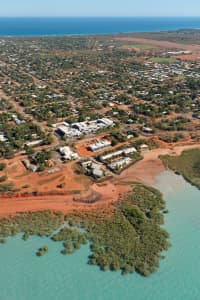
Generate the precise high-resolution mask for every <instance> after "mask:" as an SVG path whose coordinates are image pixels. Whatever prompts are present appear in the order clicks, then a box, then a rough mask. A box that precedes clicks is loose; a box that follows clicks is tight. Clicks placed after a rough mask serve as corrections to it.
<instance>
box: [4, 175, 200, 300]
mask: <svg viewBox="0 0 200 300" xmlns="http://www.w3.org/2000/svg"><path fill="white" fill-rule="evenodd" d="M156 187H157V188H159V189H160V190H161V191H162V192H163V194H164V197H165V200H166V202H167V208H168V209H169V214H166V215H165V225H164V227H165V228H166V229H167V230H168V231H169V233H170V235H171V237H170V240H171V243H172V247H171V248H170V249H169V251H167V252H166V253H165V256H166V258H165V259H164V260H162V261H161V265H160V268H159V271H158V272H157V273H155V274H153V275H152V276H150V277H149V278H143V277H141V276H139V275H137V274H130V275H127V276H122V275H121V274H120V273H119V272H117V273H115V272H110V271H108V272H102V271H100V270H99V269H98V268H97V267H95V266H90V265H88V264H87V256H88V254H89V247H88V246H84V247H82V248H81V250H78V251H77V252H76V253H75V254H73V255H69V256H63V255H61V254H59V251H60V250H61V249H62V244H60V243H55V242H53V241H50V240H48V239H46V238H39V237H31V238H30V239H29V240H28V241H23V240H22V239H21V237H20V236H17V237H15V238H9V240H8V243H7V244H5V245H0V260H1V271H0V300H35V299H37V300H44V299H45V300H46V299H48V300H55V299H58V300H68V299H70V300H92V299H95V300H133V299H134V300H169V299H170V300H183V299H187V300H199V299H200V276H198V272H199V270H200V234H199V231H200V218H199V212H200V190H198V189H196V188H195V187H193V186H191V185H190V184H188V183H186V182H185V180H184V179H183V178H182V177H181V176H177V175H175V174H174V173H172V172H169V171H166V172H164V173H163V174H162V175H161V176H159V177H158V179H157V183H156ZM44 244H47V245H48V246H49V252H48V253H47V254H46V255H45V256H43V257H40V258H39V257H37V256H36V255H35V252H36V250H37V249H38V248H39V247H41V246H43V245H44Z"/></svg>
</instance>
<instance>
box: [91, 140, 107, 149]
mask: <svg viewBox="0 0 200 300" xmlns="http://www.w3.org/2000/svg"><path fill="white" fill-rule="evenodd" d="M110 146H111V142H110V141H107V140H101V141H97V142H96V143H94V144H92V145H90V146H89V147H88V148H89V150H91V151H98V150H101V149H103V148H106V147H110Z"/></svg>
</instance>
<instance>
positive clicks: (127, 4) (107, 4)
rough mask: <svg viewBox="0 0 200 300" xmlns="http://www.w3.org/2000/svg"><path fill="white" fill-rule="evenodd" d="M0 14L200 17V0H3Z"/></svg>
mask: <svg viewBox="0 0 200 300" xmlns="http://www.w3.org/2000/svg"><path fill="white" fill-rule="evenodd" d="M0 1H1V3H0V16H3V17H7V16H200V1H199V0H0Z"/></svg>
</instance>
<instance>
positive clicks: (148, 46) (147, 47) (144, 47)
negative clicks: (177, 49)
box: [131, 44, 157, 50]
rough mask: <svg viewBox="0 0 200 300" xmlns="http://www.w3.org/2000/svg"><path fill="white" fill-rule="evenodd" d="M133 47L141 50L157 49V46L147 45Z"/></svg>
mask: <svg viewBox="0 0 200 300" xmlns="http://www.w3.org/2000/svg"><path fill="white" fill-rule="evenodd" d="M131 47H132V48H135V49H140V50H152V49H156V48H157V47H156V46H152V45H147V44H133V45H131Z"/></svg>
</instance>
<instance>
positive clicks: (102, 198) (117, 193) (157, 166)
mask: <svg viewBox="0 0 200 300" xmlns="http://www.w3.org/2000/svg"><path fill="white" fill-rule="evenodd" d="M190 149H200V144H199V143H198V144H189V145H177V146H174V147H170V148H158V149H153V150H150V151H148V152H147V153H144V158H143V160H141V161H139V162H137V163H136V164H135V165H133V166H131V167H130V168H128V169H127V170H125V171H124V172H122V173H121V175H118V176H114V177H113V178H112V179H110V180H107V181H105V182H104V183H103V184H97V183H93V184H92V185H91V186H90V187H89V189H88V190H86V191H85V192H84V191H83V192H82V193H81V195H80V197H79V199H75V198H74V197H75V196H74V195H46V196H40V195H38V196H29V197H26V196H20V195H19V196H17V197H13V196H12V197H10V198H4V197H0V205H1V211H0V216H2V217H5V216H11V215H15V214H17V213H21V212H33V211H42V210H51V211H62V212H63V213H64V214H67V213H70V212H73V211H82V212H87V211H98V210H100V211H101V210H111V211H112V209H113V208H114V205H113V204H114V203H115V202H117V201H119V200H123V198H124V197H125V195H126V194H127V193H129V192H130V190H131V184H132V183H133V182H139V183H142V184H146V185H154V184H155V182H156V177H157V176H159V175H160V174H161V173H162V172H163V171H164V170H165V167H164V164H163V163H162V162H161V160H160V159H159V156H160V155H173V156H176V155H180V154H181V153H182V152H183V151H184V150H190ZM95 193H97V194H98V195H99V200H98V201H97V202H94V203H86V202H85V203H83V201H81V199H85V197H90V196H91V197H92V196H93V195H94V194H95Z"/></svg>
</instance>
